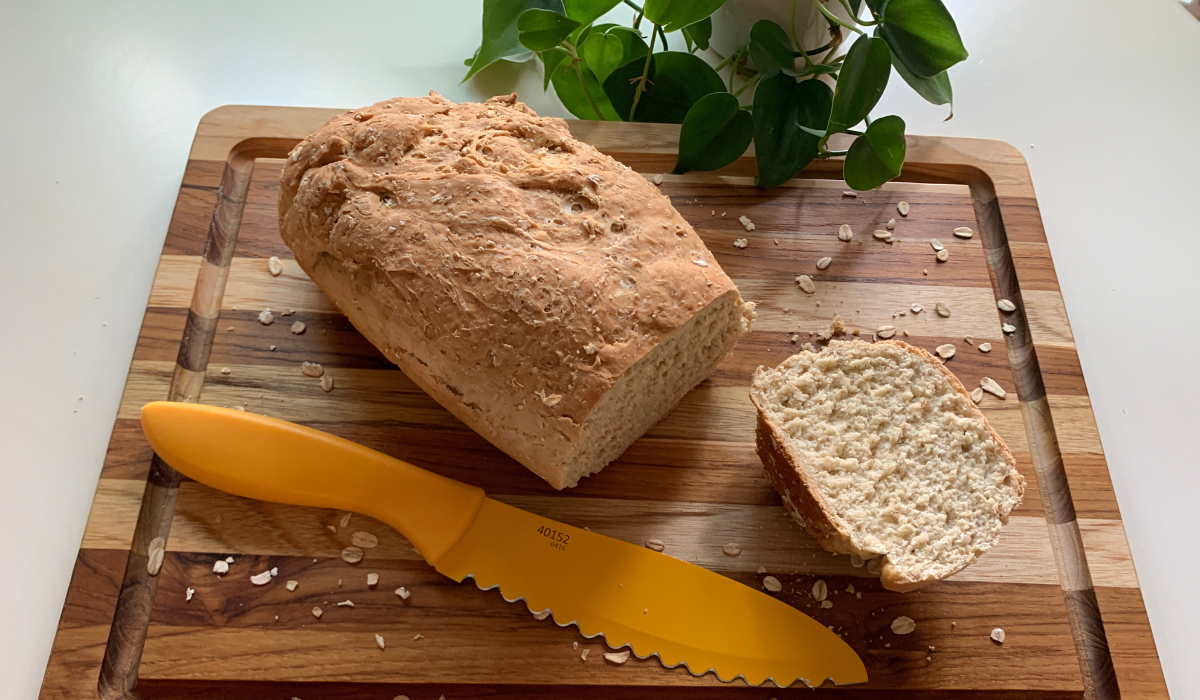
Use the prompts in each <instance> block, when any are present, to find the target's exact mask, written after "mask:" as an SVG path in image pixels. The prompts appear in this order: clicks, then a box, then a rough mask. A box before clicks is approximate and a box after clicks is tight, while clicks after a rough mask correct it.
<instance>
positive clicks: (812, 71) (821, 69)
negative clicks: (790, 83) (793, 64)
mask: <svg viewBox="0 0 1200 700" xmlns="http://www.w3.org/2000/svg"><path fill="white" fill-rule="evenodd" d="M841 69H842V66H841V65H840V64H835V65H832V66H830V65H826V64H824V63H814V64H812V65H811V66H806V67H805V68H804V70H801V71H798V75H826V74H832V73H836V72H838V71H839V70H841Z"/></svg>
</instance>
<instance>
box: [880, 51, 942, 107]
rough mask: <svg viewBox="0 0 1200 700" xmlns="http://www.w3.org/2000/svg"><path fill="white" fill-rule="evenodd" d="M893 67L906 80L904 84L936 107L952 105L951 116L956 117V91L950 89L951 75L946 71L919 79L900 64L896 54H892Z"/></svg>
mask: <svg viewBox="0 0 1200 700" xmlns="http://www.w3.org/2000/svg"><path fill="white" fill-rule="evenodd" d="M892 67H893V68H895V69H896V72H897V73H899V74H900V77H901V78H904V82H906V83H908V84H909V86H910V87H912V89H913V90H916V91H917V94H918V95H920V96H921V97H924V98H925V99H926V101H928V102H930V103H932V104H935V105H944V104H948V105H950V115H951V116H953V115H954V90H953V89H952V88H951V87H950V75H949V74H948V73H947V72H946V71H942V72H941V73H938V74H937V75H935V76H933V77H932V78H918V77H917V76H915V75H913V72H912V71H910V70H909V69H908V67H907V66H905V65H904V64H903V63H901V62H900V59H898V58H896V54H894V53H893V54H892Z"/></svg>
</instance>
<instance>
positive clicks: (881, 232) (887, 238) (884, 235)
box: [871, 229, 892, 241]
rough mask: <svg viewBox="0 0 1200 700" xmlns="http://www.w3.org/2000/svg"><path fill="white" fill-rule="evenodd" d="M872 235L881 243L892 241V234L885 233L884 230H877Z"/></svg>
mask: <svg viewBox="0 0 1200 700" xmlns="http://www.w3.org/2000/svg"><path fill="white" fill-rule="evenodd" d="M871 235H872V236H875V237H876V238H878V239H879V240H881V241H890V240H891V239H892V232H891V231H885V230H883V229H875V230H874V231H872V232H871Z"/></svg>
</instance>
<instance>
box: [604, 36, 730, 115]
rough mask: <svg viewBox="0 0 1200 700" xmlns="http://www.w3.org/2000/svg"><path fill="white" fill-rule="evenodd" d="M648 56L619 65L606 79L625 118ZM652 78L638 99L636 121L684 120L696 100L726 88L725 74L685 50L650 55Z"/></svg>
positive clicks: (614, 101) (605, 86)
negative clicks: (723, 80) (719, 72)
mask: <svg viewBox="0 0 1200 700" xmlns="http://www.w3.org/2000/svg"><path fill="white" fill-rule="evenodd" d="M645 64H646V59H645V57H641V58H635V59H633V60H632V61H629V62H628V63H625V64H624V65H622V66H621V67H620V68H617V69H616V70H615V71H613V72H612V74H611V75H609V76H608V78H607V79H605V81H604V92H605V93H607V94H608V97H609V99H610V100H612V105H613V108H614V109H616V110H617V113H618V114H620V115H621V117H622V118H623V119H628V118H629V110H630V107H632V106H633V96H634V91H635V90H636V89H637V81H638V79H639V78H641V77H642V70H643V68H644V67H645ZM647 77H648V80H649V82H648V83H647V84H646V89H645V91H644V92H643V93H642V97H641V100H640V101H639V102H638V108H637V114H636V115H635V117H634V121H639V122H665V123H668V124H681V123H683V119H684V117H686V116H687V113H688V110H690V109H691V108H692V105H693V104H695V103H696V100H698V99H700V98H701V97H704V96H705V95H707V94H709V93H712V92H724V91H725V83H723V82H722V81H721V76H719V75H717V72H716V71H714V70H713V69H712V66H710V65H708V63H706V62H705V61H704V59H702V58H700V57H699V56H693V55H692V54H690V53H684V52H682V51H663V52H661V53H656V54H654V56H653V57H652V58H651V59H650V73H649V74H648V76H647Z"/></svg>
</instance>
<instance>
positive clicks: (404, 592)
mask: <svg viewBox="0 0 1200 700" xmlns="http://www.w3.org/2000/svg"><path fill="white" fill-rule="evenodd" d="M396 595H398V596H400V600H408V597H409V596H411V595H412V593H410V592H409V590H408V589H407V588H405V587H404V586H401V587H399V588H397V589H396Z"/></svg>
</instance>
